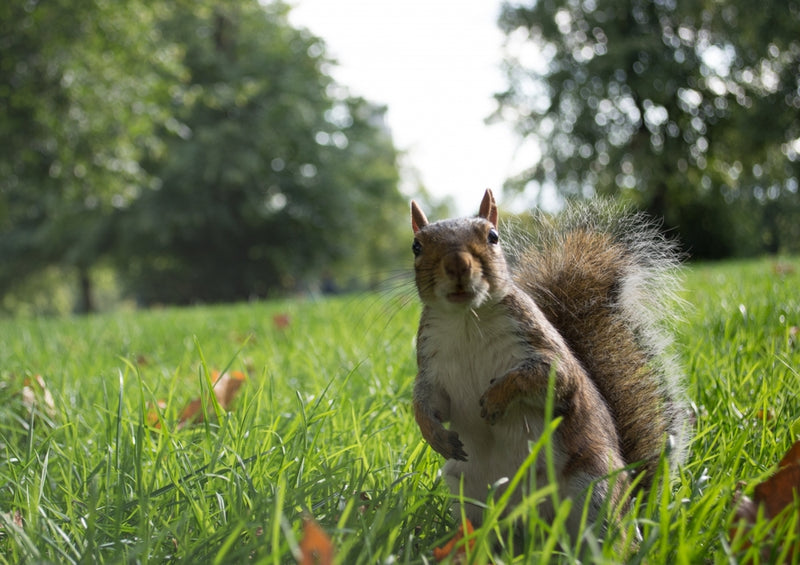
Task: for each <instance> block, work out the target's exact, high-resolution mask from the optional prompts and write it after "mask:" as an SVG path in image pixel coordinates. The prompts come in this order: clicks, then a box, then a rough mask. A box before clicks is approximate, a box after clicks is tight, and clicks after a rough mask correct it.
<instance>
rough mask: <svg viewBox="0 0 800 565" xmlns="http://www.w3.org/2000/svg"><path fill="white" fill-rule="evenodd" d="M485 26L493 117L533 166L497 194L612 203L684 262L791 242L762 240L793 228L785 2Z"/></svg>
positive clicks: (796, 139)
mask: <svg viewBox="0 0 800 565" xmlns="http://www.w3.org/2000/svg"><path fill="white" fill-rule="evenodd" d="M500 26H501V28H502V29H503V31H504V32H505V33H506V34H507V35H508V38H509V40H508V45H509V56H508V58H507V61H506V72H507V76H508V84H509V87H508V89H507V90H506V91H505V92H502V93H499V94H498V95H497V101H498V112H497V116H498V117H502V118H504V119H508V120H510V121H512V122H513V123H514V124H515V127H516V130H517V132H518V133H519V134H520V135H521V136H522V137H523V138H524V139H526V140H528V141H531V142H534V143H536V144H537V145H538V148H539V151H540V152H541V154H542V159H541V160H540V161H539V162H538V163H536V164H535V165H533V166H532V167H531V168H530V169H529V170H527V171H525V172H524V173H523V174H521V175H520V176H519V177H517V178H515V179H512V181H511V182H510V183H509V184H510V186H511V187H512V188H515V189H517V190H522V189H524V188H525V187H528V186H531V185H532V186H534V187H542V186H545V185H550V186H554V187H557V189H558V190H559V191H560V192H561V194H563V195H564V196H565V197H567V198H574V197H586V196H590V195H592V194H595V193H598V194H604V195H616V194H621V195H623V196H624V197H626V198H628V199H631V200H633V201H634V202H635V203H637V204H638V205H639V206H640V207H642V208H644V209H646V210H648V211H649V212H651V213H652V214H654V215H657V216H661V217H664V218H665V220H666V224H667V226H677V227H678V231H679V233H680V235H681V236H682V239H683V240H684V241H685V242H686V243H687V244H688V245H689V247H690V248H691V249H692V251H693V253H695V255H697V256H707V257H708V256H721V255H728V254H733V253H748V252H754V251H758V250H761V249H763V248H764V247H765V244H766V243H767V240H770V239H772V242H771V243H770V245H772V246H773V247H775V248H777V247H788V246H789V245H790V244H791V242H796V241H797V238H796V236H797V234H796V230H795V233H794V237H793V236H792V231H791V230H789V231H785V230H784V229H783V228H778V226H779V225H781V226H788V225H796V224H797V210H798V208H797V205H796V202H797V199H798V194H797V189H798V150H800V117H799V116H800V113H798V111H797V109H798V108H800V91H799V90H798V76H800V75H798V69H799V68H800V41H798V39H797V38H798V37H800V4H798V2H797V1H790V2H788V3H786V2H784V1H781V2H778V1H777V0H768V1H767V2H766V3H764V2H761V3H758V4H753V3H750V2H747V1H745V0H724V1H721V2H714V3H713V4H710V3H706V2H701V1H693V2H681V3H678V2H673V1H670V0H658V1H655V2H650V1H644V0H587V1H583V2H579V1H577V0H541V1H536V2H533V3H532V4H530V5H516V4H514V5H510V4H508V5H506V6H505V7H504V9H503V12H502V15H501V18H500ZM542 61H543V62H542ZM780 202H786V203H793V205H792V206H782V205H778V206H776V203H780ZM790 209H791V210H790ZM787 214H792V216H787ZM787 218H788V219H789V221H787ZM792 219H793V220H794V221H791V220H792Z"/></svg>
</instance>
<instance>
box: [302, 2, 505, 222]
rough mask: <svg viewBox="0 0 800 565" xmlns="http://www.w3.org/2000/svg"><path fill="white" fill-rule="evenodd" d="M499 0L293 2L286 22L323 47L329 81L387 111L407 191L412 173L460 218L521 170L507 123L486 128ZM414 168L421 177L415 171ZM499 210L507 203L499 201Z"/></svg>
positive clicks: (497, 79) (496, 68)
mask: <svg viewBox="0 0 800 565" xmlns="http://www.w3.org/2000/svg"><path fill="white" fill-rule="evenodd" d="M500 4H501V2H500V0H468V1H466V2H464V1H463V0H462V1H453V0H404V1H403V2H398V1H393V0H294V2H293V3H292V5H293V6H294V8H293V10H292V12H291V15H290V21H292V23H293V24H294V25H296V26H301V27H305V28H308V29H309V30H310V31H311V32H312V33H314V34H315V35H317V36H319V37H321V38H322V39H324V40H325V42H326V44H327V52H328V55H329V56H331V57H333V58H334V59H335V60H336V61H337V62H338V64H337V66H335V67H334V68H333V69H332V72H331V74H332V76H333V77H334V78H335V79H336V80H337V82H339V83H340V84H342V85H343V86H346V87H348V88H349V90H350V92H351V94H354V95H357V96H363V97H364V98H366V99H368V100H370V101H372V102H375V103H379V104H385V105H387V106H388V112H387V121H388V125H389V128H390V129H391V132H392V136H393V138H394V142H395V145H396V146H397V147H398V149H400V150H402V151H404V152H406V154H407V159H406V160H405V164H406V165H408V166H410V167H411V169H408V168H407V167H404V168H405V169H406V170H405V171H404V173H403V175H404V179H405V181H404V182H403V183H402V184H401V190H403V192H404V193H409V192H410V191H412V190H413V187H414V184H415V183H414V182H413V175H414V174H416V175H418V177H419V179H420V181H421V182H422V184H423V185H424V186H425V187H426V188H427V189H428V190H429V191H430V192H431V193H432V194H433V195H434V196H436V197H444V196H452V197H453V199H454V201H455V212H457V213H459V214H462V215H463V214H474V213H475V212H477V207H478V205H479V203H480V199H481V197H482V196H483V191H484V189H486V188H492V189H494V191H495V195H496V196H497V197H498V198H502V196H501V194H500V191H501V188H502V185H503V181H504V180H505V179H506V178H507V177H508V176H509V175H510V174H511V173H512V172H513V171H515V170H518V169H519V168H520V167H519V158H518V159H517V162H516V163H515V149H516V147H517V146H518V141H517V138H516V137H515V136H514V135H513V133H512V132H511V127H510V126H509V125H508V124H502V123H501V124H494V125H487V124H486V123H485V120H486V118H487V117H488V116H490V115H491V114H492V112H493V110H494V108H495V104H494V101H493V98H492V95H493V94H494V93H495V92H498V91H501V90H502V89H503V88H504V86H505V82H504V79H503V76H502V73H501V70H500V63H501V61H502V45H503V39H504V36H503V34H502V33H501V32H500V30H499V29H498V28H497V24H496V21H497V16H498V14H499V10H500ZM412 171H415V173H414V172H412ZM501 205H502V201H501Z"/></svg>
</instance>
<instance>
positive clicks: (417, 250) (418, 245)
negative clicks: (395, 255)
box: [411, 239, 422, 257]
mask: <svg viewBox="0 0 800 565" xmlns="http://www.w3.org/2000/svg"><path fill="white" fill-rule="evenodd" d="M411 251H413V252H414V257H416V256H417V255H419V254H420V253H422V244H421V243H420V242H419V240H418V239H415V240H414V243H412V244H411Z"/></svg>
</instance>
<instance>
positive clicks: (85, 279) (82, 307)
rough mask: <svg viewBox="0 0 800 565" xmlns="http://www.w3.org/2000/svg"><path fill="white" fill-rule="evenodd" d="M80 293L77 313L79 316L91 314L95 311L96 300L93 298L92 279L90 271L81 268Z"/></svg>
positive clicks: (79, 270) (79, 276)
mask: <svg viewBox="0 0 800 565" xmlns="http://www.w3.org/2000/svg"><path fill="white" fill-rule="evenodd" d="M78 284H79V292H80V295H79V296H78V304H77V306H76V308H75V312H76V313H78V314H90V313H92V312H94V311H95V305H94V299H93V298H92V277H91V276H90V275H89V269H87V268H85V267H80V268H79V269H78Z"/></svg>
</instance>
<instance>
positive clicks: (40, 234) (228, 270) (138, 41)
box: [0, 0, 405, 310]
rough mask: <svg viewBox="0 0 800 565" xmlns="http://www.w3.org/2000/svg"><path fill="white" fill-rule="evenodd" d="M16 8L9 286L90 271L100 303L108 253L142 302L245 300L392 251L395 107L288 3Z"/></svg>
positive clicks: (2, 188) (87, 293) (378, 262)
mask: <svg viewBox="0 0 800 565" xmlns="http://www.w3.org/2000/svg"><path fill="white" fill-rule="evenodd" d="M0 10H2V11H3V12H2V14H3V20H2V21H3V26H11V23H12V22H14V24H13V27H9V29H8V30H7V32H8V33H6V32H5V31H4V39H3V42H4V57H3V59H2V61H0V78H3V79H4V80H2V84H3V85H7V86H3V87H0V107H3V108H4V112H3V114H2V116H0V131H2V132H3V133H4V135H3V136H2V139H3V140H2V142H0V143H2V144H5V145H3V148H4V151H3V152H0V255H2V256H3V258H4V263H3V265H2V266H0V293H3V292H8V291H9V289H11V290H13V289H15V287H16V288H18V287H20V286H21V285H24V283H25V280H26V278H27V277H28V276H31V275H35V274H36V273H37V272H40V271H42V270H43V269H46V268H48V267H51V266H58V267H61V268H64V269H66V270H72V269H77V270H78V271H79V273H80V275H79V281H80V288H81V289H82V290H83V292H82V297H81V302H83V306H84V308H85V309H87V310H88V309H91V307H92V306H93V297H92V296H91V294H92V290H93V289H92V279H91V276H90V275H91V272H92V267H93V266H95V265H96V264H97V263H98V262H104V264H105V265H108V264H110V263H111V264H114V265H115V266H116V267H117V268H118V270H119V271H120V273H121V280H123V282H124V283H126V289H127V290H128V291H129V292H130V294H131V295H132V296H134V297H135V298H136V299H137V300H139V301H142V302H146V303H152V302H160V303H165V302H172V303H175V302H180V303H186V302H194V301H220V300H236V299H242V298H247V297H252V296H264V295H266V294H268V293H273V292H276V291H285V290H286V289H295V288H297V287H299V286H301V284H303V283H305V282H306V281H307V279H319V278H320V277H321V276H322V274H323V273H326V274H327V275H328V276H330V277H335V276H341V275H343V274H344V273H347V276H348V278H349V277H352V276H355V277H362V276H365V274H366V272H369V271H373V272H374V271H378V270H383V269H386V268H387V266H388V265H387V263H389V264H390V263H391V262H392V261H393V260H394V255H393V254H392V252H391V249H392V247H391V246H390V245H389V243H390V242H391V238H392V237H393V236H396V234H397V233H398V232H397V230H398V229H400V228H399V226H400V218H401V217H404V216H405V211H404V208H405V204H404V202H403V200H402V199H401V197H400V194H399V192H398V190H397V182H398V173H397V166H396V151H395V148H394V145H393V143H392V140H391V136H390V134H389V132H388V130H387V129H386V127H385V125H384V120H383V113H384V109H383V108H379V107H376V106H374V105H373V104H371V103H369V102H368V101H366V100H363V99H360V98H355V97H351V96H350V95H349V94H348V93H347V90H346V89H345V88H344V87H342V86H340V85H337V84H335V83H334V82H333V80H332V79H331V78H330V77H329V76H328V74H327V71H328V68H329V66H330V64H331V63H330V61H329V60H328V59H327V57H326V55H325V46H324V44H323V43H322V41H321V40H320V39H318V38H316V37H314V36H313V35H311V34H310V33H309V32H308V31H306V30H301V29H295V28H293V27H292V26H291V25H290V23H289V21H288V17H287V15H288V11H289V8H288V6H287V5H286V4H284V3H282V2H279V1H278V2H271V3H261V2H258V1H257V0H235V1H232V2H227V3H225V4H224V5H222V4H219V3H214V2H210V1H201V2H162V1H156V2H141V1H140V0H124V1H122V2H105V1H97V2H85V3H82V4H81V5H80V6H79V7H75V6H72V4H71V3H65V2H58V1H57V2H47V3H37V2H27V3H22V2H12V3H6V4H4V6H3V8H0ZM6 145H7V147H6ZM5 149H7V151H6V150H5ZM401 210H402V213H401V212H400V211H401ZM365 271H366V272H365Z"/></svg>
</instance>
